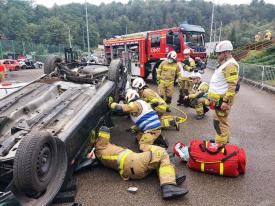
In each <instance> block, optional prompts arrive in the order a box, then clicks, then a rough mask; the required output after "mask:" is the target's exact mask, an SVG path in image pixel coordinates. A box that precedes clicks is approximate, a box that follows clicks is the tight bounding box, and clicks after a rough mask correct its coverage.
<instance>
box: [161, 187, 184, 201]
mask: <svg viewBox="0 0 275 206" xmlns="http://www.w3.org/2000/svg"><path fill="white" fill-rule="evenodd" d="M161 190H162V198H163V199H165V200H169V199H174V198H178V197H182V196H184V195H186V194H187V193H188V190H187V189H183V188H180V187H178V186H176V185H170V184H168V185H162V186H161Z"/></svg>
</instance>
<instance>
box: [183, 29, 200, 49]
mask: <svg viewBox="0 0 275 206" xmlns="http://www.w3.org/2000/svg"><path fill="white" fill-rule="evenodd" d="M183 35H184V42H185V43H186V44H187V45H188V46H189V47H191V48H193V47H203V46H204V37H203V34H202V33H198V32H186V33H184V34H183Z"/></svg>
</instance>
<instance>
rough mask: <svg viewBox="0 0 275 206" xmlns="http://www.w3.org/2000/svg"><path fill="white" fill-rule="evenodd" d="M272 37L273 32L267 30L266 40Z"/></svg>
mask: <svg viewBox="0 0 275 206" xmlns="http://www.w3.org/2000/svg"><path fill="white" fill-rule="evenodd" d="M271 39H272V33H271V31H270V30H266V33H265V36H264V40H271Z"/></svg>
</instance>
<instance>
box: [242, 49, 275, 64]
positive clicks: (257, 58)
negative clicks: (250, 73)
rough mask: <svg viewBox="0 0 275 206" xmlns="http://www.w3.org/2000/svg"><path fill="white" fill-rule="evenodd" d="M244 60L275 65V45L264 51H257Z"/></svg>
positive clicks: (243, 60) (250, 62) (245, 61)
mask: <svg viewBox="0 0 275 206" xmlns="http://www.w3.org/2000/svg"><path fill="white" fill-rule="evenodd" d="M242 62H244V63H249V64H260V65H271V66H275V45H272V46H271V47H269V48H267V49H266V50H264V51H259V52H255V53H254V54H252V55H250V56H248V57H246V58H244V59H242Z"/></svg>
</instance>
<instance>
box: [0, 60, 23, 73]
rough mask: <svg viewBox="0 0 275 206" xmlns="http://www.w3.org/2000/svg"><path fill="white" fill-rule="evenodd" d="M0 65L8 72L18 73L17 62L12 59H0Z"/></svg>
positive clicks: (18, 66)
mask: <svg viewBox="0 0 275 206" xmlns="http://www.w3.org/2000/svg"><path fill="white" fill-rule="evenodd" d="M0 64H3V65H4V66H5V68H6V69H7V70H9V71H18V70H20V68H21V67H20V65H19V63H18V61H17V60H13V59H2V60H0Z"/></svg>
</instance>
